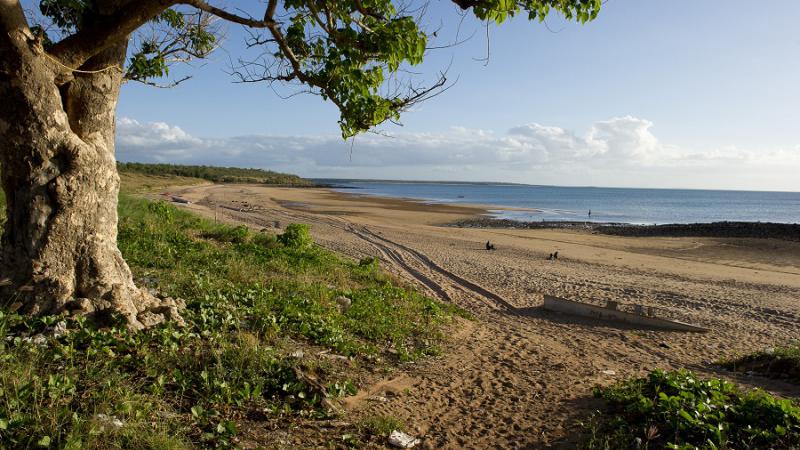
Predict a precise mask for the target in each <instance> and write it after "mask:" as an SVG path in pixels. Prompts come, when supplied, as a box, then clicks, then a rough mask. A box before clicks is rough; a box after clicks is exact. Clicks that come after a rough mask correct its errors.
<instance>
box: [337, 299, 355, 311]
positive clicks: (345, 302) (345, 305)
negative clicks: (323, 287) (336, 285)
mask: <svg viewBox="0 0 800 450" xmlns="http://www.w3.org/2000/svg"><path fill="white" fill-rule="evenodd" d="M333 300H334V301H335V302H336V304H337V305H339V310H340V311H341V312H343V313H346V312H347V311H348V310H349V309H350V306H351V305H352V304H353V301H352V300H350V299H349V298H347V297H345V296H344V295H340V296H338V297H336V298H335V299H333Z"/></svg>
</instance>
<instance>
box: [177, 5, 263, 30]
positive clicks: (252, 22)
mask: <svg viewBox="0 0 800 450" xmlns="http://www.w3.org/2000/svg"><path fill="white" fill-rule="evenodd" d="M179 3H182V4H184V5H189V6H194V7H195V8H197V9H199V10H200V11H205V12H207V13H209V14H213V15H215V16H217V17H219V18H220V19H223V20H227V21H229V22H233V23H238V24H241V25H245V26H248V27H252V28H269V27H270V26H273V25H275V21H274V20H273V19H272V14H274V13H275V8H276V7H277V1H270V3H269V5H267V10H266V11H265V12H264V18H263V19H262V20H258V19H254V18H252V17H243V16H239V15H236V14H233V13H229V12H228V11H225V10H224V9H222V8H217V7H216V6H213V5H209V4H208V3H207V2H205V1H203V0H180V1H179Z"/></svg>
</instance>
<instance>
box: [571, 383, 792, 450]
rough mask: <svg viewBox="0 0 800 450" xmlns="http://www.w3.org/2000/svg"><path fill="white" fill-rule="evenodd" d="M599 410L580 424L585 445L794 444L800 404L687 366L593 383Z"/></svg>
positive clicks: (732, 446) (696, 446)
mask: <svg viewBox="0 0 800 450" xmlns="http://www.w3.org/2000/svg"><path fill="white" fill-rule="evenodd" d="M595 395H596V396H597V397H599V398H601V399H603V400H604V401H605V404H606V408H605V410H604V411H602V412H600V411H598V413H597V414H596V415H594V416H593V417H592V418H591V419H590V420H588V421H587V422H586V423H585V424H584V426H585V427H586V430H587V432H588V438H587V441H586V443H585V446H586V447H587V448H591V449H624V448H630V449H634V448H653V449H660V448H669V449H760V448H775V449H778V448H785V449H789V448H797V446H798V445H800V407H798V405H796V404H795V403H794V402H792V401H791V400H786V399H780V398H776V397H773V396H772V395H770V394H768V393H766V392H764V391H762V390H758V389H756V390H747V391H745V390H742V389H740V388H738V387H736V386H735V385H733V384H731V383H729V382H727V381H725V380H721V379H702V378H700V377H697V376H696V375H694V374H692V373H691V372H688V371H683V370H681V371H674V372H663V371H659V370H656V371H653V372H651V373H650V374H649V375H648V376H647V377H644V378H634V379H630V380H627V381H623V382H620V383H617V384H615V385H612V386H610V387H607V388H597V389H596V391H595Z"/></svg>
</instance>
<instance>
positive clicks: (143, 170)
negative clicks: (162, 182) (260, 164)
mask: <svg viewBox="0 0 800 450" xmlns="http://www.w3.org/2000/svg"><path fill="white" fill-rule="evenodd" d="M117 169H118V170H119V172H120V173H121V174H125V173H138V174H144V175H155V176H177V177H191V178H200V179H203V180H207V181H212V182H214V183H260V184H272V185H283V186H310V185H312V184H313V183H312V182H311V181H309V180H306V179H305V178H300V177H298V176H297V175H291V174H287V173H280V172H273V171H271V170H263V169H241V168H238V167H213V166H183V165H175V164H144V163H117Z"/></svg>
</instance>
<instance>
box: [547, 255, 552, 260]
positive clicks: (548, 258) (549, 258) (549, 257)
mask: <svg viewBox="0 0 800 450" xmlns="http://www.w3.org/2000/svg"><path fill="white" fill-rule="evenodd" d="M547 260H548V261H552V260H553V254H552V253H550V256H548V257H547Z"/></svg>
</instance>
